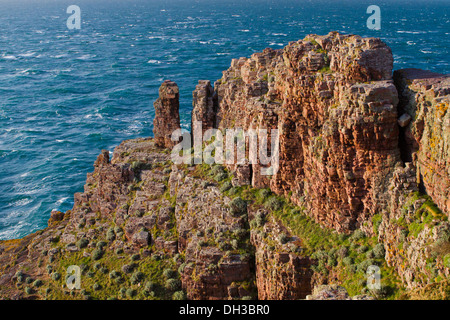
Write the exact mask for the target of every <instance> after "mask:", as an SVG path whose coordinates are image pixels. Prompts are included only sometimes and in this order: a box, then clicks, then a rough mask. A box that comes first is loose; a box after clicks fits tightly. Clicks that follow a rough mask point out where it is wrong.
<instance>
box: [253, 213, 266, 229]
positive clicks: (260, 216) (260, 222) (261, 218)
mask: <svg viewBox="0 0 450 320" xmlns="http://www.w3.org/2000/svg"><path fill="white" fill-rule="evenodd" d="M255 221H256V226H258V227H262V226H264V224H265V223H266V215H265V214H264V213H262V212H258V213H256V216H255Z"/></svg>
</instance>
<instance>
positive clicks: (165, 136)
mask: <svg viewBox="0 0 450 320" xmlns="http://www.w3.org/2000/svg"><path fill="white" fill-rule="evenodd" d="M179 100H180V92H179V89H178V85H177V84H176V83H175V82H173V81H170V80H166V81H164V82H163V84H162V85H161V87H160V88H159V98H158V99H157V100H156V101H155V102H154V104H153V106H154V107H155V119H154V120H153V134H154V137H155V144H156V146H158V147H160V148H172V147H173V146H174V145H175V144H176V141H172V139H171V137H172V133H173V132H174V131H175V130H177V129H179V128H180V114H179V107H180V101H179Z"/></svg>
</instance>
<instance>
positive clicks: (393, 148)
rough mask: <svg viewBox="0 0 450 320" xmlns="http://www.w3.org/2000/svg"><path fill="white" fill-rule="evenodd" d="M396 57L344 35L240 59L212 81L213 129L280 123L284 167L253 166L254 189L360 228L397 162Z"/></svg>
mask: <svg viewBox="0 0 450 320" xmlns="http://www.w3.org/2000/svg"><path fill="white" fill-rule="evenodd" d="M392 63H393V58H392V53H391V50H390V49H389V47H388V46H387V45H386V44H384V43H383V42H382V41H380V40H379V39H374V38H361V37H359V36H344V35H340V34H338V33H330V34H328V35H326V36H316V35H310V36H308V37H306V38H305V39H304V40H300V41H297V42H292V43H290V44H289V45H288V46H287V47H285V48H284V49H281V50H272V49H265V50H264V51H263V52H262V53H255V54H253V55H252V56H251V57H250V58H248V59H246V58H240V59H239V60H236V59H235V60H233V61H232V64H231V67H230V68H229V69H228V70H227V71H226V72H224V75H223V77H222V79H220V80H218V81H217V82H216V83H215V90H216V92H217V95H218V101H219V102H218V103H219V104H218V111H217V126H218V128H221V129H226V128H234V127H236V128H243V129H245V130H247V129H249V128H267V129H269V131H270V130H271V129H279V131H280V168H279V170H278V172H277V173H276V174H275V175H273V176H262V175H261V174H260V172H261V166H260V165H258V164H254V165H252V179H251V183H252V185H253V186H255V187H267V186H270V188H271V189H272V190H273V191H274V192H276V193H277V194H283V195H285V196H290V198H291V200H292V201H294V202H295V203H296V204H298V205H302V206H305V207H307V208H308V209H309V211H310V214H311V215H312V216H313V217H314V218H315V219H316V221H318V222H320V223H322V224H323V225H325V226H327V227H330V228H333V229H336V230H338V231H340V232H346V231H349V230H354V229H355V228H356V227H357V226H359V225H360V224H361V223H362V222H363V221H365V220H367V219H368V218H367V217H368V216H371V215H373V214H374V212H376V211H377V210H378V209H379V207H380V206H382V205H383V204H384V203H383V201H385V200H383V199H380V197H379V195H380V194H383V193H384V192H385V191H386V188H387V185H388V178H389V176H390V175H391V171H392V170H391V169H392V168H393V167H394V165H395V163H397V162H398V161H400V153H399V149H398V124H397V103H398V97H397V90H396V88H395V86H394V84H393V82H392V80H391V72H392Z"/></svg>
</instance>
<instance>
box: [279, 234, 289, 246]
mask: <svg viewBox="0 0 450 320" xmlns="http://www.w3.org/2000/svg"><path fill="white" fill-rule="evenodd" d="M278 241H280V243H281V244H285V243H288V242H289V237H288V236H287V235H286V234H285V233H282V234H280V236H279V237H278Z"/></svg>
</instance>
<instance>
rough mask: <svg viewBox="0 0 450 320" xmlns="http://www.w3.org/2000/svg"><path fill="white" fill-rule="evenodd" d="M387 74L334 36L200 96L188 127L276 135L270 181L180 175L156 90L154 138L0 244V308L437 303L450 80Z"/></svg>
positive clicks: (119, 152)
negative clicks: (40, 221)
mask: <svg viewBox="0 0 450 320" xmlns="http://www.w3.org/2000/svg"><path fill="white" fill-rule="evenodd" d="M392 65H393V57H392V52H391V50H390V48H389V47H388V46H387V45H386V44H385V43H383V42H382V41H381V40H379V39H375V38H362V37H359V36H356V35H341V34H339V33H336V32H331V33H329V34H328V35H325V36H318V35H309V36H307V37H306V38H305V39H303V40H299V41H296V42H291V43H290V44H289V45H288V46H286V47H285V48H283V49H280V50H272V49H265V50H264V51H263V52H261V53H255V54H253V55H252V56H251V57H250V58H240V59H234V60H233V61H232V63H231V67H230V68H229V69H228V70H226V71H224V73H223V76H222V78H221V79H219V80H218V81H216V82H215V83H214V87H213V86H212V85H211V82H210V81H205V80H201V81H199V84H198V85H197V87H196V89H195V91H194V92H193V111H192V124H193V128H194V124H195V123H198V122H201V124H202V128H201V133H202V134H203V133H206V132H207V131H208V130H209V129H216V130H220V131H225V130H226V129H233V128H235V129H236V128H241V129H243V130H245V131H249V130H260V129H264V130H267V131H268V132H269V133H270V132H272V131H275V130H278V131H277V132H278V133H279V135H278V137H279V167H278V170H276V171H274V173H273V174H272V175H266V174H263V173H262V172H263V170H264V169H266V167H267V166H268V165H265V164H261V163H251V164H249V163H248V161H247V162H244V163H240V164H224V165H220V164H212V165H209V164H206V163H201V164H193V163H187V164H174V163H173V161H172V158H171V151H170V148H172V147H173V146H174V145H176V141H173V140H172V139H171V134H172V132H173V131H174V130H177V129H179V128H180V123H179V121H180V120H179V110H178V109H179V90H178V86H177V85H176V83H175V82H173V81H165V82H164V83H163V84H162V86H161V88H160V90H159V94H160V97H159V99H158V100H157V101H156V102H155V104H154V107H155V110H156V116H155V121H154V134H155V138H154V139H152V138H145V139H144V138H140V139H133V140H128V141H124V142H122V143H121V144H120V145H119V146H118V147H116V149H115V150H114V153H113V155H112V157H111V156H110V154H109V152H108V151H102V153H101V154H100V155H99V157H98V159H97V160H96V162H95V164H94V171H93V172H92V173H89V174H88V175H87V180H86V185H85V187H84V192H83V193H78V194H76V195H75V198H74V206H73V209H72V210H69V211H67V212H65V213H62V212H57V211H53V212H52V213H51V217H50V220H49V226H48V227H47V228H46V229H43V230H41V231H38V232H36V233H34V234H31V235H28V236H26V237H24V238H23V239H17V240H8V241H1V242H0V297H2V298H4V299H109V298H110V299H250V298H252V299H255V298H259V299H305V298H308V299H327V298H330V299H351V298H350V296H353V299H373V298H377V299H385V298H389V299H408V298H410V299H417V298H419V299H420V298H425V299H448V298H449V297H450V287H449V277H450V271H449V267H450V225H449V223H448V216H449V214H450V202H449V201H450V200H449V190H450V164H449V162H448V161H449V158H450V157H449V152H450V151H449V145H450V112H449V111H448V106H449V103H450V77H449V76H447V75H441V74H436V73H431V72H427V71H422V70H417V69H405V70H396V71H395V72H394V73H393V72H392V68H393V67H392ZM184 138H185V136H183V139H184ZM186 139H187V138H186ZM175 140H177V139H175ZM269 140H270V139H269ZM183 141H184V140H183ZM184 142H186V141H184ZM189 142H191V141H189ZM266 142H270V141H266ZM268 145H269V143H268V144H267V145H263V147H259V148H260V149H261V148H262V149H267V148H268V149H269V150H264V151H269V154H270V151H271V150H270V147H268ZM203 147H204V146H203ZM246 155H247V157H249V154H248V153H246ZM70 266H76V267H78V268H79V270H80V274H79V275H80V286H79V287H78V288H72V284H71V282H70V281H67V278H68V277H69V276H70V275H71V274H68V268H69V267H70ZM370 267H377V268H378V270H379V273H380V275H381V286H380V287H378V288H375V289H374V288H373V287H372V286H370V285H369V283H367V279H368V278H367V270H368V269H369V268H370ZM336 285H339V286H343V287H345V288H346V289H343V288H341V287H337V286H336Z"/></svg>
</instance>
